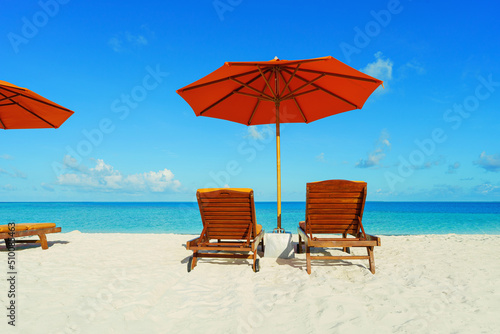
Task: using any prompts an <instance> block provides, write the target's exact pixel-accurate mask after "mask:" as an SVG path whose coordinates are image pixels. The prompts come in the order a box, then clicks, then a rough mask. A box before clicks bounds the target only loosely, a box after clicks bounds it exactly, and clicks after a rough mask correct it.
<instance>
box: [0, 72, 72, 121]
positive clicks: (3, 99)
mask: <svg viewBox="0 0 500 334" xmlns="http://www.w3.org/2000/svg"><path fill="white" fill-rule="evenodd" d="M71 115H73V111H71V110H69V109H66V108H64V107H62V106H60V105H58V104H57V103H54V102H52V101H50V100H48V99H46V98H44V97H43V96H40V95H38V94H37V93H35V92H32V91H31V90H29V89H26V88H22V87H18V86H16V85H13V84H11V83H8V82H5V81H1V80H0V128H1V129H4V130H8V129H40V128H58V127H59V126H61V124H62V123H64V122H65V121H66V120H67V119H68V118H69V117H70V116H71Z"/></svg>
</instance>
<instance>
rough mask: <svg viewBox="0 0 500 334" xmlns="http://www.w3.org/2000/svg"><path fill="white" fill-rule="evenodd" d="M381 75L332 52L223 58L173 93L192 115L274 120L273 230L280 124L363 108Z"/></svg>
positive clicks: (245, 120)
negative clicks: (371, 73)
mask: <svg viewBox="0 0 500 334" xmlns="http://www.w3.org/2000/svg"><path fill="white" fill-rule="evenodd" d="M381 84H382V81H381V80H378V79H375V78H373V77H371V76H369V75H367V74H364V73H362V72H360V71H358V70H356V69H354V68H352V67H350V66H348V65H346V64H344V63H342V62H341V61H339V60H337V59H335V58H333V57H331V56H330V57H323V58H314V59H304V60H280V59H278V58H275V59H274V60H271V61H258V62H226V63H225V64H224V65H223V66H222V67H220V68H219V69H217V70H215V71H214V72H212V73H210V74H208V75H207V76H205V77H203V78H201V79H199V80H198V81H196V82H193V83H192V84H190V85H187V86H185V87H183V88H181V89H179V90H177V93H178V94H179V95H180V96H181V97H182V98H183V99H184V100H186V102H188V103H189V105H190V106H191V108H192V109H193V110H194V112H195V114H196V116H206V117H213V118H220V119H225V120H229V121H232V122H237V123H241V124H245V125H260V124H276V158H277V186H278V198H277V202H278V217H277V230H278V231H282V229H281V163H280V124H281V123H310V122H313V121H316V120H318V119H320V118H324V117H328V116H331V115H336V114H339V113H342V112H345V111H349V110H355V109H361V108H362V107H363V105H364V103H365V101H366V100H367V99H368V97H369V96H370V95H371V94H372V93H373V91H374V90H375V89H377V87H378V86H380V85H381Z"/></svg>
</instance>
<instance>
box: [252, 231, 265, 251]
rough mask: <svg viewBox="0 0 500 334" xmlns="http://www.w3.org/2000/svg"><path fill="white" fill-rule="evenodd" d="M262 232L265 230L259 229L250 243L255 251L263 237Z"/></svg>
mask: <svg viewBox="0 0 500 334" xmlns="http://www.w3.org/2000/svg"><path fill="white" fill-rule="evenodd" d="M264 234H266V232H265V231H264V230H262V231H260V233H259V234H258V235H257V236H256V237H255V240H254V241H253V244H252V251H255V250H256V249H257V247H259V244H260V241H261V240H262V238H263V237H264Z"/></svg>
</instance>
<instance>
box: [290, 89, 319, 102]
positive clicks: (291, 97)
mask: <svg viewBox="0 0 500 334" xmlns="http://www.w3.org/2000/svg"><path fill="white" fill-rule="evenodd" d="M318 90H319V88H318V87H316V88H313V89H310V90H307V91H305V92H301V93H297V94H293V95H292V94H288V95H287V96H285V97H284V98H283V100H290V99H295V98H296V97H298V96H301V95H305V94H309V93H312V92H316V91H318Z"/></svg>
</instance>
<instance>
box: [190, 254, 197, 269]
mask: <svg viewBox="0 0 500 334" xmlns="http://www.w3.org/2000/svg"><path fill="white" fill-rule="evenodd" d="M197 262H198V252H197V251H196V252H193V264H192V265H191V268H193V269H194V267H196V264H197Z"/></svg>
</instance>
